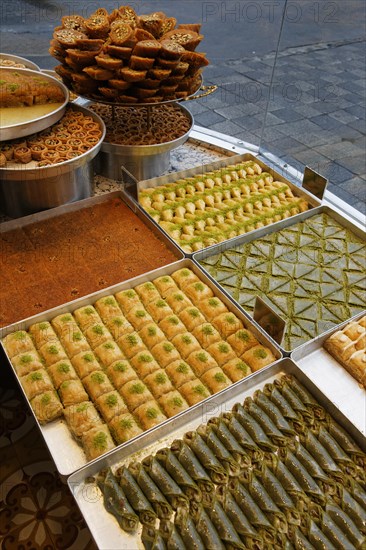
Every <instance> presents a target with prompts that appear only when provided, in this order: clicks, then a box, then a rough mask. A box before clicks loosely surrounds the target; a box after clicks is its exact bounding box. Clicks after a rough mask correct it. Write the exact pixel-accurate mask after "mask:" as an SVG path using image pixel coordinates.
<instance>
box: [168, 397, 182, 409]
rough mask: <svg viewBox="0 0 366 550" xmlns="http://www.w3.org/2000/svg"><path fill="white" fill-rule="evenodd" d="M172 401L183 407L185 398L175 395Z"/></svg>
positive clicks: (175, 405) (176, 405) (173, 403)
mask: <svg viewBox="0 0 366 550" xmlns="http://www.w3.org/2000/svg"><path fill="white" fill-rule="evenodd" d="M170 403H171V404H172V405H173V406H174V407H181V406H182V405H183V399H182V398H181V397H178V396H175V397H173V398H172V399H171V400H170Z"/></svg>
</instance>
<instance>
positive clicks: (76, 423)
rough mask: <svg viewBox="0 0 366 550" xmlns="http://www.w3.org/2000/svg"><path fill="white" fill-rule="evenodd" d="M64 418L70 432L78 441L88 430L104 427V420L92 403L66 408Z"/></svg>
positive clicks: (85, 402)
mask: <svg viewBox="0 0 366 550" xmlns="http://www.w3.org/2000/svg"><path fill="white" fill-rule="evenodd" d="M64 416H65V420H66V423H67V425H68V428H69V430H70V431H71V433H72V435H73V436H74V437H75V438H76V439H80V438H81V436H82V435H83V433H85V432H87V431H88V430H91V429H92V428H95V427H98V426H101V425H102V419H101V417H100V416H99V413H98V411H97V410H96V408H95V407H94V405H93V403H92V402H91V401H83V402H82V403H77V404H76V405H69V406H68V407H65V409H64Z"/></svg>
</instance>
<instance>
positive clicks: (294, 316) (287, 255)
mask: <svg viewBox="0 0 366 550" xmlns="http://www.w3.org/2000/svg"><path fill="white" fill-rule="evenodd" d="M365 235H366V234H365V231H363V230H362V229H360V228H359V227H358V226H356V225H354V224H353V223H352V222H351V221H349V220H348V219H346V218H344V217H343V216H342V215H341V214H339V213H338V212H337V211H335V210H333V209H332V208H330V207H328V206H324V205H323V206H320V207H318V208H316V209H313V210H309V211H307V212H304V213H303V214H300V215H299V216H297V217H296V219H295V218H293V219H291V218H289V219H286V220H284V221H282V222H279V223H278V224H276V225H274V226H270V227H264V228H262V229H260V230H258V231H257V232H256V234H253V235H243V236H241V237H237V238H235V239H232V240H230V241H227V242H225V243H221V244H219V245H216V246H214V247H211V248H210V249H208V250H205V251H202V252H198V253H196V254H195V255H194V256H193V259H194V261H195V262H197V263H198V265H200V267H202V268H203V269H204V271H205V272H206V274H207V275H209V276H210V277H211V278H212V279H213V280H215V281H216V283H218V284H219V285H220V287H221V288H222V289H223V291H224V292H225V293H226V294H227V295H228V296H230V297H231V298H232V299H233V300H234V301H235V302H236V303H238V304H239V305H240V306H241V307H242V308H243V309H244V310H245V311H247V312H249V313H251V314H252V312H253V308H254V304H255V299H256V296H260V297H261V298H262V299H263V300H265V301H266V302H268V304H269V305H270V306H271V307H272V308H273V309H274V310H275V311H276V313H278V314H279V315H280V316H281V317H282V318H283V319H284V320H286V321H287V328H286V331H285V335H284V338H283V341H282V344H281V348H282V352H283V353H284V354H289V353H291V351H293V350H294V349H296V348H297V347H299V346H300V345H302V344H304V343H305V342H307V341H309V340H312V339H313V338H315V337H316V336H318V335H320V334H322V333H324V332H326V331H327V330H329V329H330V328H332V327H333V326H335V325H338V324H340V323H342V322H343V321H345V320H346V319H349V318H350V317H353V316H354V315H357V314H358V313H360V312H361V311H362V310H363V309H364V308H365V307H366V289H365V288H366V287H365V254H366V243H365Z"/></svg>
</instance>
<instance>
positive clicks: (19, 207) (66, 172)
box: [0, 104, 106, 218]
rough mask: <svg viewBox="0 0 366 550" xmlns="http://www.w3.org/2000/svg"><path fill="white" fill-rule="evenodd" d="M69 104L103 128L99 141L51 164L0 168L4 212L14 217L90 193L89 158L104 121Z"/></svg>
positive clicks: (99, 145)
mask: <svg viewBox="0 0 366 550" xmlns="http://www.w3.org/2000/svg"><path fill="white" fill-rule="evenodd" d="M70 106H71V107H72V108H73V109H75V110H77V111H81V112H83V113H84V114H86V115H89V116H91V117H93V119H94V120H95V121H96V122H98V124H99V125H100V127H101V129H102V132H103V133H102V136H101V138H100V140H99V142H98V143H97V145H95V146H94V147H92V148H91V149H89V151H87V152H86V153H83V154H82V155H80V156H78V157H76V158H74V159H71V160H67V161H64V162H60V163H59V164H54V165H52V166H43V167H40V168H25V167H24V168H22V167H21V168H19V169H15V168H6V167H5V168H0V199H1V200H0V202H1V205H2V210H3V212H4V213H5V214H6V215H7V216H10V217H11V218H18V217H20V216H26V215H28V214H33V213H35V212H39V211H41V210H46V209H48V208H54V207H55V206H61V205H63V204H67V203H70V202H74V201H77V200H81V199H86V198H88V197H90V196H91V194H92V186H93V175H94V174H93V163H92V160H93V159H94V157H95V156H96V155H97V154H98V152H99V150H100V147H101V144H102V142H103V139H104V137H105V132H106V130H105V125H104V122H103V120H102V119H101V118H100V117H99V116H98V115H97V114H95V113H93V112H92V111H89V109H86V108H85V107H81V106H80V105H75V104H70Z"/></svg>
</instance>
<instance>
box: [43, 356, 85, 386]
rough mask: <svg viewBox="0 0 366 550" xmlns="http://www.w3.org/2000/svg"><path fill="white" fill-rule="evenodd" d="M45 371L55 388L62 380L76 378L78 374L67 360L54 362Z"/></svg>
mask: <svg viewBox="0 0 366 550" xmlns="http://www.w3.org/2000/svg"><path fill="white" fill-rule="evenodd" d="M47 372H48V374H49V375H50V377H51V379H52V382H53V385H54V386H55V388H56V390H57V389H58V388H59V387H60V386H61V384H62V382H65V380H77V379H78V375H77V373H76V371H75V369H74V367H73V366H72V364H71V363H70V361H68V360H64V361H58V362H57V363H54V364H53V365H51V366H50V367H49V368H48V369H47Z"/></svg>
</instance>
